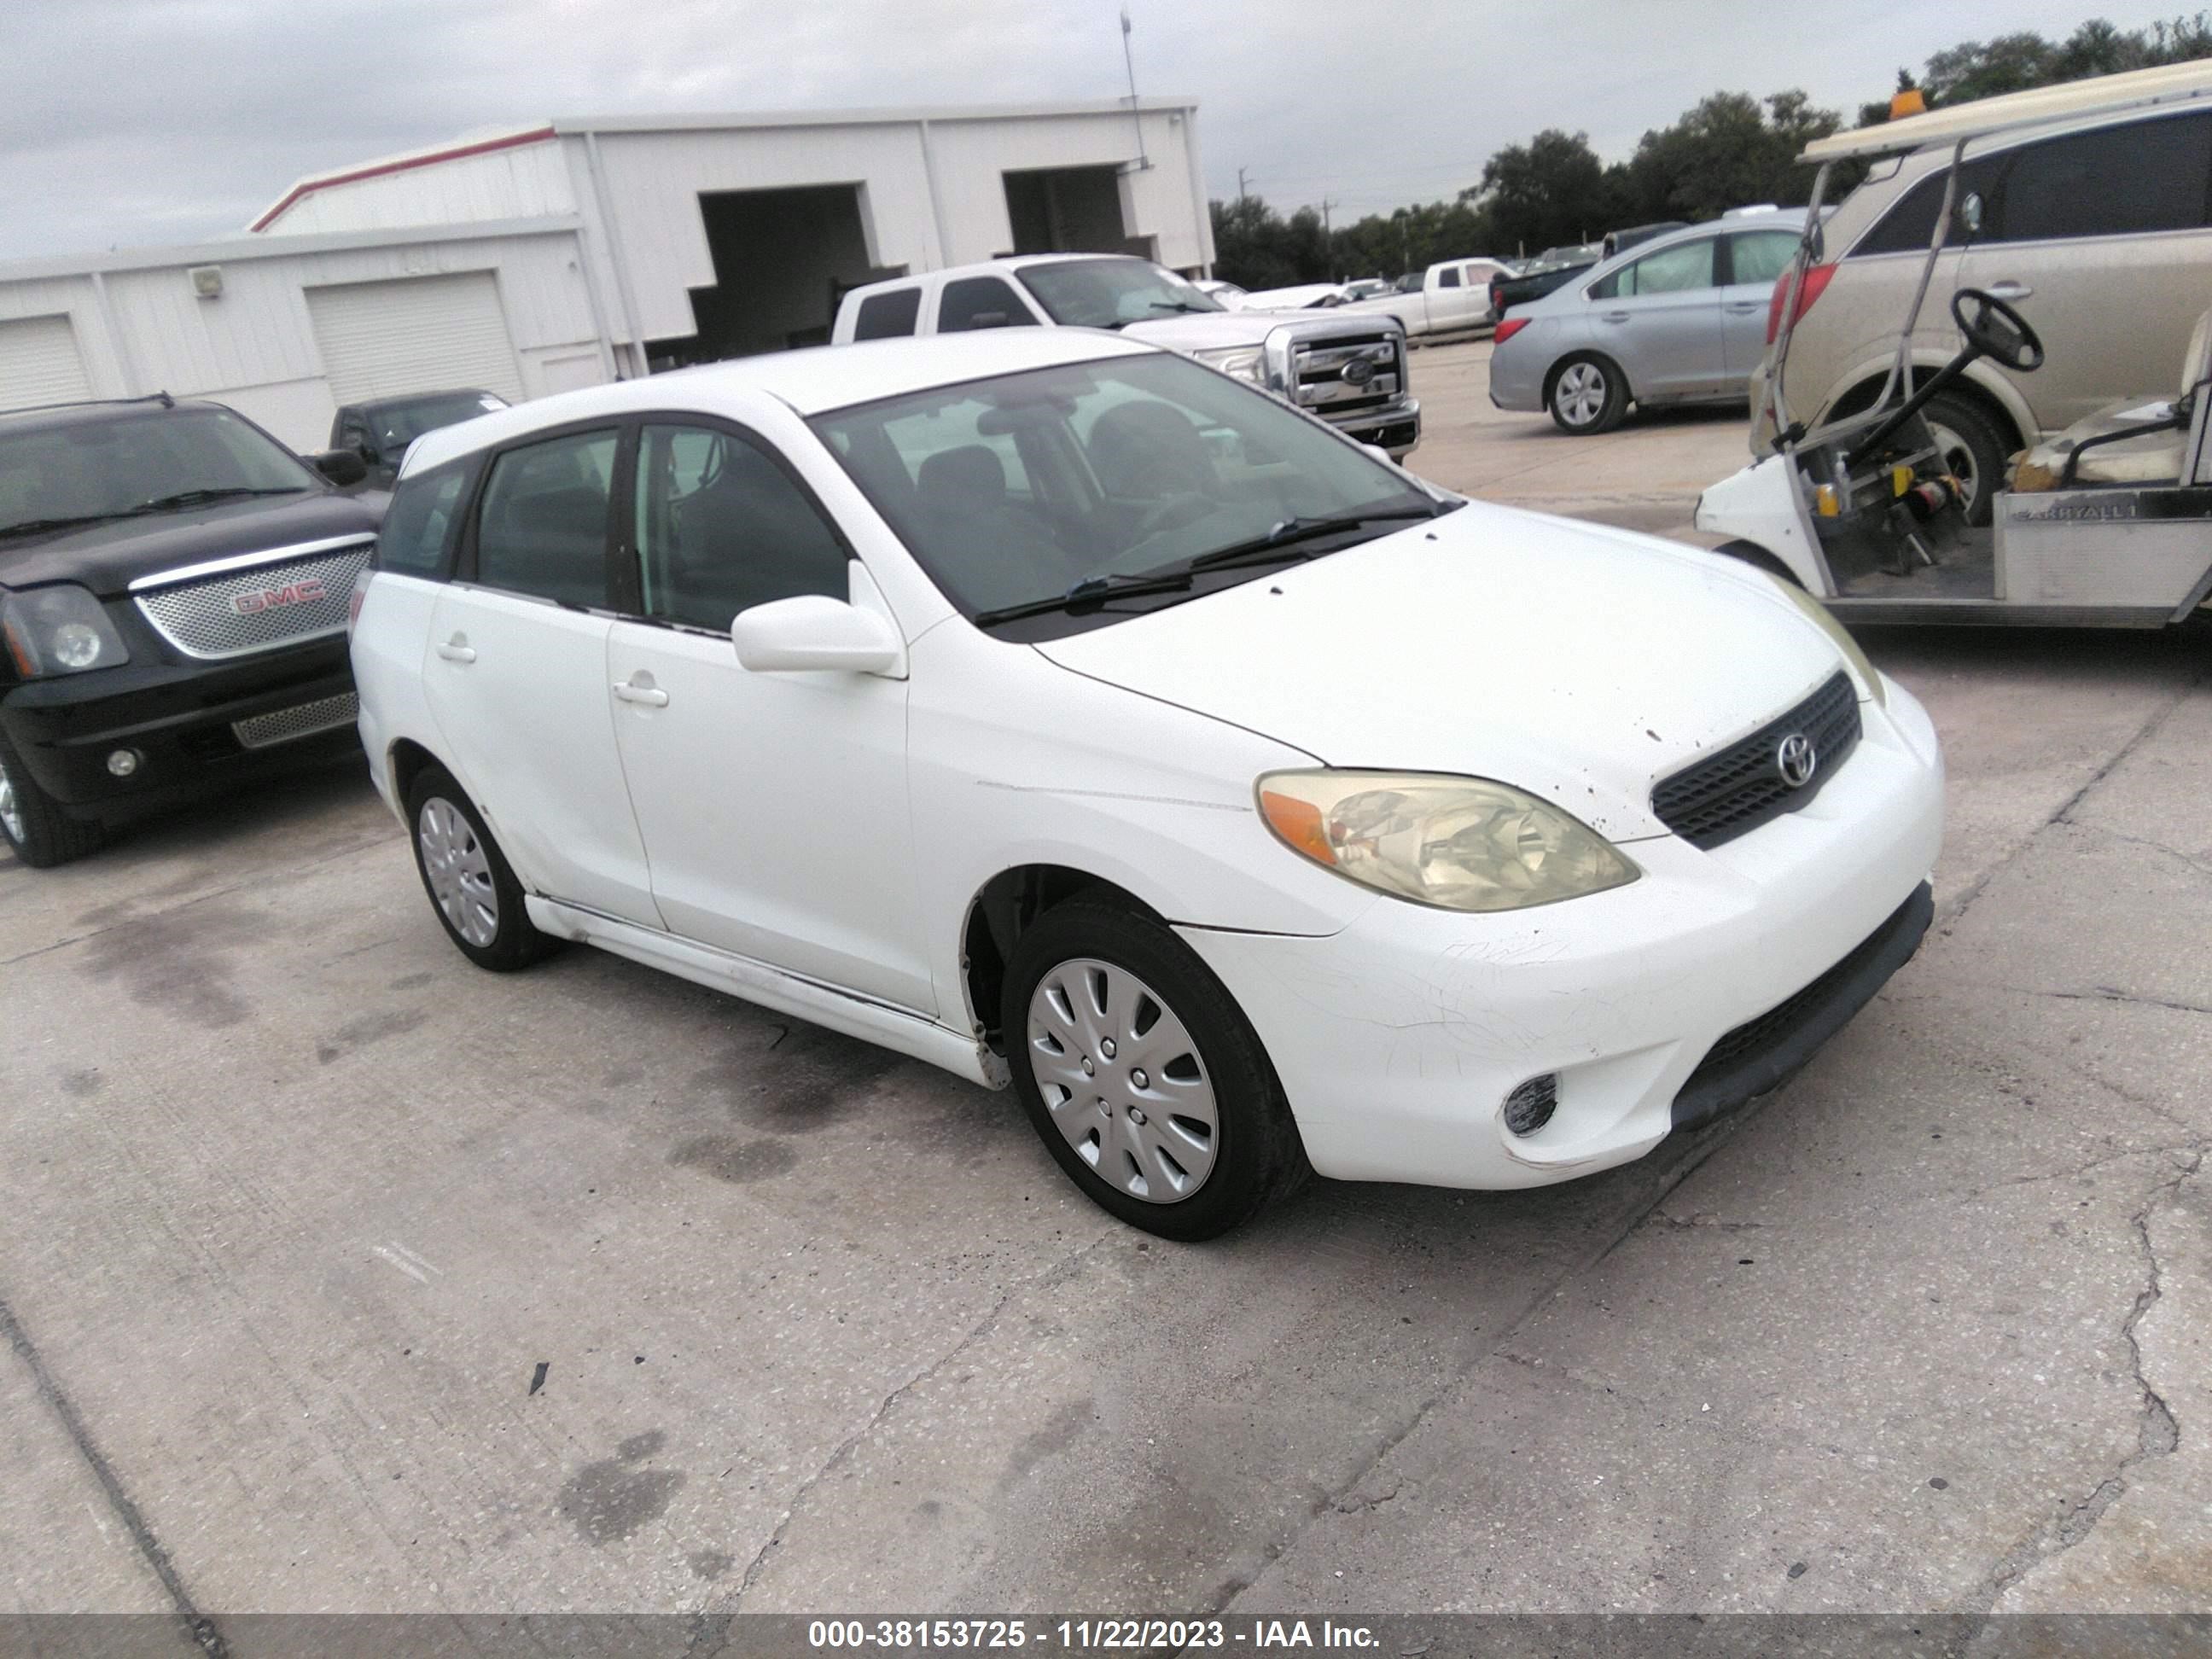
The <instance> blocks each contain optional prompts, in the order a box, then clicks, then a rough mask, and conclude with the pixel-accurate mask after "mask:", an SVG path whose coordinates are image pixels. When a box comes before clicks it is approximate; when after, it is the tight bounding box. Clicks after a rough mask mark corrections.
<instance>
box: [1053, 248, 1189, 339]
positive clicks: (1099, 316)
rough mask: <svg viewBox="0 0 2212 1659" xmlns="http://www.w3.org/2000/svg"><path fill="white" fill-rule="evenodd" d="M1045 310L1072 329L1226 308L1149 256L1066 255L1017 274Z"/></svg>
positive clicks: (1103, 326) (1126, 323)
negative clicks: (1100, 257)
mask: <svg viewBox="0 0 2212 1659" xmlns="http://www.w3.org/2000/svg"><path fill="white" fill-rule="evenodd" d="M1015 275H1016V276H1019V277H1020V278H1021V283H1022V286H1023V287H1024V288H1025V289H1029V291H1030V293H1032V294H1034V295H1036V301H1037V303H1038V304H1039V305H1041V306H1042V307H1044V314H1045V315H1046V316H1048V317H1049V318H1051V319H1053V321H1054V322H1055V323H1061V324H1065V325H1066V326H1068V327H1070V328H1121V327H1124V326H1126V325H1128V324H1130V323H1141V322H1144V321H1146V319H1149V318H1153V317H1172V316H1174V315H1176V313H1178V312H1185V311H1225V310H1226V309H1227V308H1228V307H1225V306H1224V305H1222V304H1221V303H1220V302H1219V301H1217V300H1216V299H1215V298H1214V297H1213V296H1212V295H1210V294H1206V293H1203V292H1201V291H1200V289H1196V288H1194V287H1193V286H1192V285H1191V284H1190V283H1186V282H1185V281H1183V279H1182V277H1180V276H1176V274H1175V272H1173V271H1172V270H1167V269H1165V268H1164V267H1163V266H1160V265H1156V264H1153V263H1152V261H1151V260H1149V259H1068V260H1063V261H1060V262H1059V263H1056V264H1048V265H1025V266H1024V267H1023V268H1022V269H1021V270H1018V271H1017V272H1016V273H1015Z"/></svg>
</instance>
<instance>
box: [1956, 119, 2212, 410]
mask: <svg viewBox="0 0 2212 1659" xmlns="http://www.w3.org/2000/svg"><path fill="white" fill-rule="evenodd" d="M2208 208H2212V112H2205V111H2192V112H2188V113H2185V114H2180V115H2167V116H2160V117H2156V118H2151V119H2148V120H2140V121H2130V122H2124V123H2121V124H2118V125H2112V126H2107V127H2100V128H2098V129H2097V130H2095V131H2090V132H2079V133H2069V134H2068V135H2066V136H2064V137H2057V138H2046V139H2044V140H2042V141H2040V142H2039V143H2032V144H2023V145H2021V147H2020V148H2019V149H2016V150H2015V151H2013V152H2011V153H2010V154H2009V155H2008V156H2007V157H2006V158H2005V160H2004V165H2003V170H2002V173H2000V174H1999V175H1998V178H1997V182H1996V188H1995V190H1994V191H1993V192H1992V199H1990V201H1988V202H1987V203H1986V204H1984V228H1983V232H1982V235H1981V237H1980V239H1979V240H1978V242H1977V243H1976V244H1975V245H1974V246H1973V247H1972V249H1971V250H1970V251H1969V252H1968V253H1967V255H1966V259H1965V261H1964V262H1963V265H1964V268H1963V270H1962V271H1961V281H1962V283H1963V284H1964V285H1966V286H1970V287H1973V288H1979V289H1988V290H1989V291H1990V293H1992V294H1994V295H1996V297H1998V298H1999V299H2005V300H2009V301H2011V303H2012V304H2014V305H2015V306H2017V307H2019V308H2020V313H2021V315H2022V316H2023V317H2025V318H2027V320H2028V322H2029V323H2030V324H2031V325H2033V327H2034V329H2035V331H2036V332H2037V333H2038V334H2039V335H2040V336H2041V337H2042V339H2043V349H2044V351H2045V356H2046V361H2045V363H2044V366H2043V367H2042V368H2040V369H2039V370H2037V371H2036V372H2035V373H2033V374H2019V375H2014V376H2013V377H2012V379H2013V381H2014V384H2015V385H2016V386H2019V387H2020V390H2021V393H2022V394H2023V395H2024V396H2025V397H2026V398H2027V401H2028V404H2029V407H2031V408H2032V409H2033V410H2034V411H2035V417H2036V421H2037V423H2038V424H2039V425H2040V426H2041V427H2042V428H2044V429H2045V430H2046V431H2049V430H2052V429H2055V428H2061V427H2065V426H2069V425H2071V424H2072V423H2073V422H2075V421H2077V420H2079V419H2081V417H2082V416H2084V415H2087V414H2090V413H2092V412H2093V411H2094V410H2096V409H2098V408H2099V407H2100V406H2101V405H2103V404H2107V403H2110V402H2112V400H2113V399H2115V398H2131V397H2134V396H2136V395H2137V394H2138V393H2143V392H2156V393H2159V394H2160V395H2162V396H2167V397H2170V396H2172V394H2173V392H2174V391H2175V389H2176V383H2177V380H2178V376H2179V370H2180V364H2181V354H2182V351H2183V349H2184V348H2185V346H2186V345H2187V343H2188V341H2189V332H2190V330H2191V328H2192V327H2193V326H2194V325H2195V324H2196V321H2197V317H2198V316H2199V315H2200V314H2201V313H2203V310H2204V307H2205V305H2206V303H2207V302H2208V301H2212V278H2208V276H2207V272H2208V271H2212V212H2208Z"/></svg>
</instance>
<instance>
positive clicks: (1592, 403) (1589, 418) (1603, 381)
mask: <svg viewBox="0 0 2212 1659" xmlns="http://www.w3.org/2000/svg"><path fill="white" fill-rule="evenodd" d="M1544 402H1545V404H1546V405H1547V407H1548V408H1549V409H1550V410H1551V411H1552V420H1553V424H1555V425H1556V426H1558V428H1559V430H1560V431H1562V432H1565V433H1570V434H1571V435H1574V436H1575V437H1577V438H1584V437H1589V436H1592V435H1595V434H1597V433H1600V432H1610V431H1612V430H1613V428H1615V427H1617V426H1619V425H1620V422H1621V417H1622V416H1625V415H1626V414H1627V413H1628V382H1627V381H1626V380H1624V379H1622V378H1621V373H1620V368H1619V366H1618V365H1617V364H1614V363H1613V362H1608V361H1607V359H1605V358H1603V357H1600V356H1595V355H1593V354H1589V353H1583V354H1581V355H1578V356H1572V357H1570V358H1568V359H1567V360H1566V361H1565V362H1562V363H1561V364H1560V365H1559V367H1558V368H1555V369H1553V371H1552V383H1551V386H1550V387H1549V389H1548V390H1547V392H1545V394H1544Z"/></svg>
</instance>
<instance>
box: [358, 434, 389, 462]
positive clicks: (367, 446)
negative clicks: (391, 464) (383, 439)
mask: <svg viewBox="0 0 2212 1659" xmlns="http://www.w3.org/2000/svg"><path fill="white" fill-rule="evenodd" d="M353 453H355V454H356V455H358V456H360V457H361V459H362V461H363V462H364V463H366V464H367V465H370V466H374V465H376V464H377V463H378V462H379V461H380V460H382V459H384V457H383V456H381V455H380V454H378V453H376V446H375V445H374V444H373V443H370V442H369V441H368V440H367V439H363V440H362V441H361V442H359V443H357V444H356V445H355V446H354V447H353Z"/></svg>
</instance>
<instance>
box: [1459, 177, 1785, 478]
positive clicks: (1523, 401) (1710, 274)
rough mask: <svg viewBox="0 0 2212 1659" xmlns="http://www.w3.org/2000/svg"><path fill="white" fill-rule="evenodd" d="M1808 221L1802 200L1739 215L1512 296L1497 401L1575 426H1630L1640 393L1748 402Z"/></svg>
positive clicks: (1666, 400) (1493, 369) (1676, 400)
mask: <svg viewBox="0 0 2212 1659" xmlns="http://www.w3.org/2000/svg"><path fill="white" fill-rule="evenodd" d="M1804 227H1805V215H1804V212H1803V210H1802V209H1784V210H1778V211H1757V212H1747V213H1741V214H1730V215H1728V216H1723V217H1722V218H1719V219H1717V220H1714V221H1712V222H1711V223H1709V224H1703V225H1696V226H1692V228H1689V229H1687V230H1680V231H1676V232H1674V234H1671V235H1668V236H1661V237H1656V238H1654V239H1653V240H1650V241H1648V242H1639V243H1638V244H1637V245H1636V246H1634V247H1633V248H1631V249H1629V250H1628V251H1627V252H1623V253H1619V254H1616V255H1614V256H1613V258H1610V259H1607V260H1606V261H1605V262H1604V263H1603V264H1598V265H1595V266H1593V267H1591V269H1590V270H1589V271H1587V272H1586V273H1584V274H1583V276H1578V277H1577V278H1576V279H1575V280H1574V281H1573V282H1571V283H1567V284H1566V286H1565V287H1564V288H1559V289H1553V291H1552V292H1551V293H1549V294H1547V295H1544V296H1543V297H1542V298H1541V299H1538V300H1532V301H1529V302H1528V304H1526V305H1519V306H1516V307H1513V309H1512V310H1511V311H1510V313H1508V314H1507V315H1506V316H1505V317H1504V319H1502V320H1501V321H1500V322H1499V323H1498V333H1497V337H1496V338H1495V339H1494V340H1493V341H1492V347H1491V355H1490V401H1491V402H1492V403H1493V404H1497V405H1498V408H1500V409H1519V410H1529V411H1530V412H1531V413H1534V411H1535V410H1540V409H1545V410H1550V411H1551V415H1552V418H1553V420H1554V421H1556V422H1558V423H1559V429H1560V430H1561V431H1563V432H1569V433H1573V434H1575V435H1583V434H1588V433H1595V432H1605V431H1609V430H1610V429H1611V428H1613V427H1616V426H1618V425H1620V421H1621V417H1622V416H1625V415H1626V414H1627V413H1628V406H1629V405H1630V404H1636V405H1637V406H1638V407H1639V408H1644V409H1650V408H1656V407H1658V406H1660V405H1662V404H1687V403H1733V402H1740V401H1741V400H1742V398H1744V396H1745V394H1746V389H1747V386H1748V385H1749V383H1750V380H1751V376H1752V373H1753V370H1755V369H1756V368H1758V367H1759V360H1760V358H1761V357H1763V356H1765V351H1766V313H1767V304H1768V301H1769V300H1770V298H1771V295H1772V294H1773V290H1774V282H1775V278H1776V277H1778V276H1780V275H1781V274H1782V273H1783V271H1784V270H1787V269H1788V268H1789V264H1790V256H1791V254H1792V253H1793V252H1795V251H1796V246H1797V240H1798V238H1799V236H1800V235H1801V234H1802V233H1803V230H1804Z"/></svg>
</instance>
